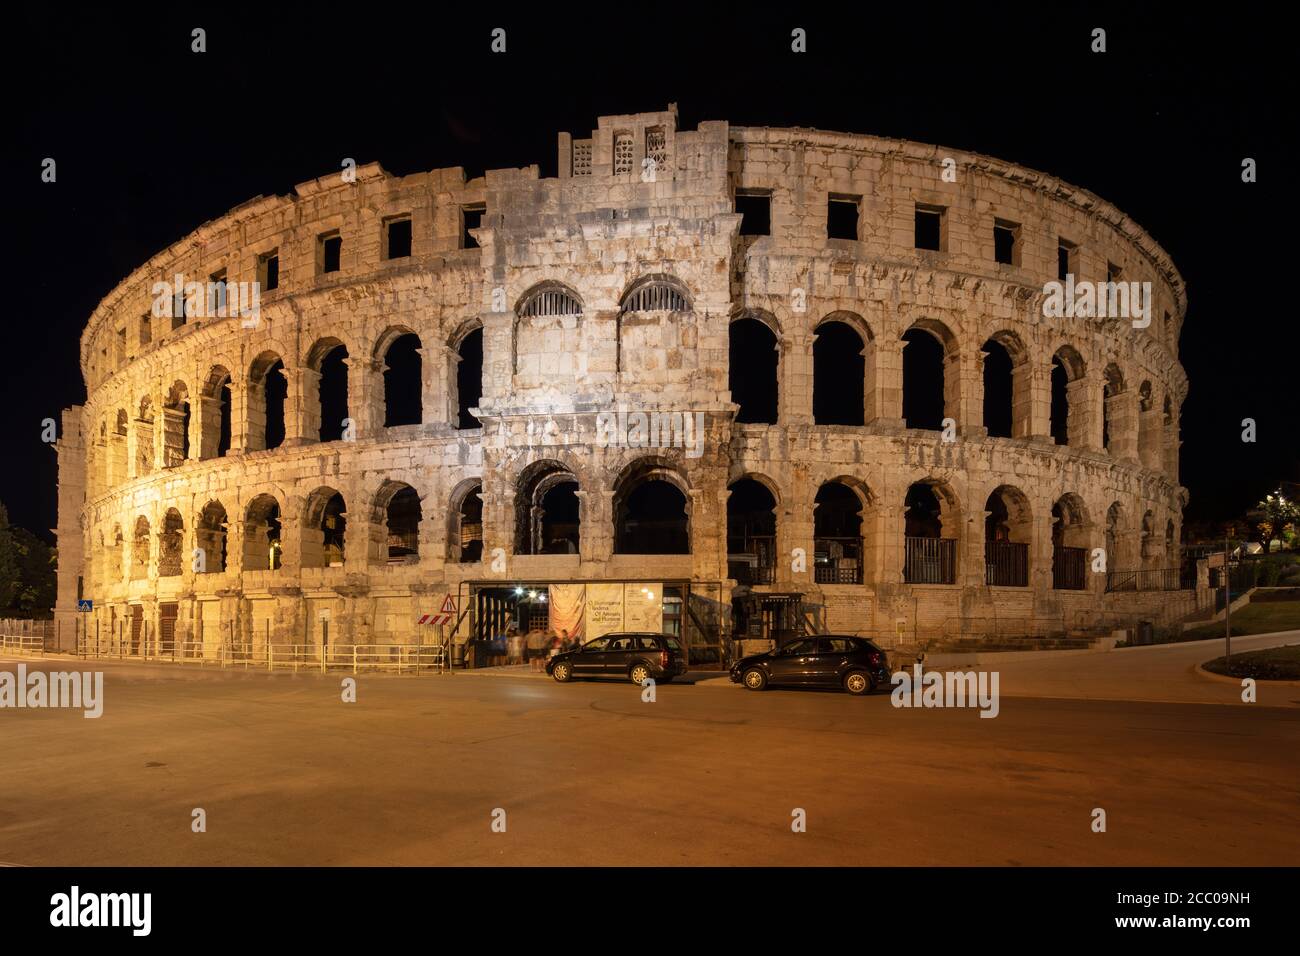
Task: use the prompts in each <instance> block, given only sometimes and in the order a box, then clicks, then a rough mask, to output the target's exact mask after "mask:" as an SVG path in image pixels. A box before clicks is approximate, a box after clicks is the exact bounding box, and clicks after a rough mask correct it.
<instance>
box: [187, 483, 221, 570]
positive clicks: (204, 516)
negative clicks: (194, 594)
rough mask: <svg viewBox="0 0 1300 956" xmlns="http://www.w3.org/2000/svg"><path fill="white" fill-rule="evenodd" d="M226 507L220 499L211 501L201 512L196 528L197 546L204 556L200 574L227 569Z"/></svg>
mask: <svg viewBox="0 0 1300 956" xmlns="http://www.w3.org/2000/svg"><path fill="white" fill-rule="evenodd" d="M226 525H227V521H226V509H225V508H224V507H223V506H222V504H221V502H220V501H209V502H208V503H207V504H206V505H204V506H203V510H202V511H200V512H199V520H198V524H197V526H196V527H195V529H194V533H195V538H196V546H197V547H198V550H199V553H200V555H201V556H202V557H201V559H200V561H199V563H198V572H199V573H200V574H220V573H222V572H223V571H225V570H226Z"/></svg>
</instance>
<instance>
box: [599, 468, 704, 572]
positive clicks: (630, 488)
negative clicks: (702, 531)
mask: <svg viewBox="0 0 1300 956" xmlns="http://www.w3.org/2000/svg"><path fill="white" fill-rule="evenodd" d="M684 488H685V482H684V481H683V479H682V478H681V476H680V475H679V474H678V473H677V471H676V470H675V469H674V468H673V467H672V466H671V465H669V464H667V463H666V462H661V461H658V460H656V459H652V458H644V459H640V460H638V461H636V462H634V463H633V464H632V465H630V466H629V467H628V468H626V469H624V472H623V474H622V476H621V477H620V478H619V480H618V482H617V483H616V484H615V486H614V553H615V554H690V519H689V516H688V514H687V497H686V494H685V491H684V490H683V489H684Z"/></svg>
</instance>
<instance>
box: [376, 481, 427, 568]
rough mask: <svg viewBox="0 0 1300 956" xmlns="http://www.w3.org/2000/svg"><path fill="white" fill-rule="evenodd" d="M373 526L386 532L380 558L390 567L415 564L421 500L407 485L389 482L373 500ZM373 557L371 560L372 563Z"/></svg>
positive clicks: (420, 517)
mask: <svg viewBox="0 0 1300 956" xmlns="http://www.w3.org/2000/svg"><path fill="white" fill-rule="evenodd" d="M375 505H376V508H375V514H374V516H373V519H372V520H374V521H375V523H376V524H380V525H382V526H383V527H384V528H385V529H386V530H387V532H388V533H387V535H386V536H385V542H386V547H385V549H384V553H383V555H382V558H383V559H384V560H387V561H388V563H389V564H415V563H416V562H418V561H419V558H420V521H421V519H422V517H423V515H422V514H421V511H420V496H419V495H418V494H416V492H415V489H414V488H412V487H411V486H410V485H407V484H403V483H402V482H400V481H388V482H385V483H384V486H383V488H381V489H380V490H379V495H378V497H377V498H376V499H375ZM374 557H380V556H372V560H373V558H374Z"/></svg>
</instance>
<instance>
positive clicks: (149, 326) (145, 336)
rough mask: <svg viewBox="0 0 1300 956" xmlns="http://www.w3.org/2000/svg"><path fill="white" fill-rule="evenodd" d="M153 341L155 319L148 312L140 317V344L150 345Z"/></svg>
mask: <svg viewBox="0 0 1300 956" xmlns="http://www.w3.org/2000/svg"><path fill="white" fill-rule="evenodd" d="M152 341H153V317H152V316H151V315H150V314H149V313H148V312H146V313H145V314H144V315H142V316H140V344H141V345H148V344H149V343H150V342H152Z"/></svg>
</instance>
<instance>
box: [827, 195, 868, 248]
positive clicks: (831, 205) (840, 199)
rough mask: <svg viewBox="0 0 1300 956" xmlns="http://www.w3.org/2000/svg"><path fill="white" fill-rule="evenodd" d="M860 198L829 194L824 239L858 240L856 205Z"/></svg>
mask: <svg viewBox="0 0 1300 956" xmlns="http://www.w3.org/2000/svg"><path fill="white" fill-rule="evenodd" d="M861 200H862V197H861V196H841V195H837V194H835V193H831V195H830V197H829V198H828V199H827V200H826V238H827V239H852V240H853V241H854V242H856V241H857V239H858V204H859V203H860V202H861Z"/></svg>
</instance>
